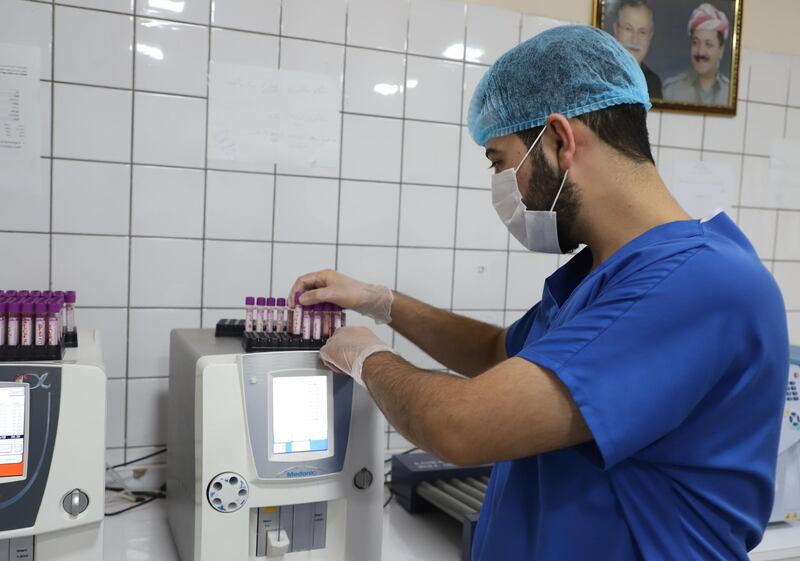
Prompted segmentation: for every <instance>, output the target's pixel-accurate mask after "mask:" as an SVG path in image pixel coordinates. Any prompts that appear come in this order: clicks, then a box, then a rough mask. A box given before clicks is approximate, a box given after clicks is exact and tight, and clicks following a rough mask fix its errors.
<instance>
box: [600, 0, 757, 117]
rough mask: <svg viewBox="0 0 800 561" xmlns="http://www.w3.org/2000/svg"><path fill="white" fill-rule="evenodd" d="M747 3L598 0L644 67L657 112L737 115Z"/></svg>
mask: <svg viewBox="0 0 800 561" xmlns="http://www.w3.org/2000/svg"><path fill="white" fill-rule="evenodd" d="M743 2H744V0H594V15H593V22H594V26H595V27H597V28H599V29H602V30H604V31H607V32H608V33H610V34H611V35H612V36H613V37H615V38H616V39H617V41H619V42H620V43H621V44H622V45H623V46H624V47H625V48H626V49H627V50H628V51H629V52H630V53H631V54H632V55H633V56H634V58H635V59H636V60H637V62H639V64H640V65H641V66H642V71H643V72H644V75H645V79H646V81H647V87H648V91H649V92H650V101H651V102H652V103H653V108H654V109H664V110H668V111H681V112H688V113H716V114H724V115H736V106H737V94H738V87H739V79H738V78H739V56H740V51H741V36H742V11H743Z"/></svg>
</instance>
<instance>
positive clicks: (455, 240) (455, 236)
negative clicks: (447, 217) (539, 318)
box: [450, 2, 469, 312]
mask: <svg viewBox="0 0 800 561" xmlns="http://www.w3.org/2000/svg"><path fill="white" fill-rule="evenodd" d="M468 17H469V7H468V6H467V3H466V2H465V3H464V35H463V41H462V45H463V51H462V53H461V58H462V60H461V104H460V105H459V107H458V120H459V127H458V157H457V158H456V163H457V167H456V185H460V184H461V153H462V152H463V149H462V148H463V146H462V142H463V137H464V127H463V121H464V86H465V85H466V76H467V63H466V59H467V18H468ZM460 200H461V188H460V187H458V188H456V208H455V217H454V220H453V257H452V260H451V262H450V263H451V265H450V311H451V312H452V311H453V304H454V302H455V291H456V259H457V256H458V253H457V252H456V251H457V250H456V246H457V245H458V208H459V202H460Z"/></svg>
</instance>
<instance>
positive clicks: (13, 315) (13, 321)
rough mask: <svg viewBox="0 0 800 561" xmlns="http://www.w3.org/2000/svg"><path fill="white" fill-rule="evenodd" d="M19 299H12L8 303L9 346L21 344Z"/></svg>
mask: <svg viewBox="0 0 800 561" xmlns="http://www.w3.org/2000/svg"><path fill="white" fill-rule="evenodd" d="M19 308H20V303H19V300H12V301H10V302H9V303H8V322H7V328H8V331H7V334H8V337H6V344H7V345H8V346H9V347H16V346H17V345H19Z"/></svg>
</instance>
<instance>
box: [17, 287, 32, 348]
mask: <svg viewBox="0 0 800 561" xmlns="http://www.w3.org/2000/svg"><path fill="white" fill-rule="evenodd" d="M21 311H22V323H21V326H20V344H21V345H22V346H23V347H30V346H31V345H33V299H31V298H27V299H25V300H23V301H22V307H21Z"/></svg>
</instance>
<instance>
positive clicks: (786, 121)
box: [742, 66, 792, 274]
mask: <svg viewBox="0 0 800 561" xmlns="http://www.w3.org/2000/svg"><path fill="white" fill-rule="evenodd" d="M791 88H792V69H791V66H790V67H789V80H788V81H787V83H786V107H785V109H784V113H783V138H784V139H785V138H786V133H787V132H788V129H789V95H790V93H791ZM748 94H749V92H748ZM742 159H744V158H742ZM781 214H782V213H781V209H780V208H779V209H776V210H775V229H774V231H773V238H772V263H770V270H771V272H772V273H773V274H775V263H776V260H775V258H776V256H777V254H778V232H780V224H781Z"/></svg>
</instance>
